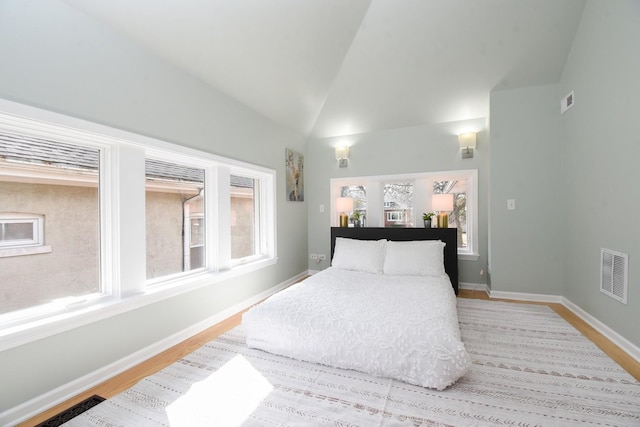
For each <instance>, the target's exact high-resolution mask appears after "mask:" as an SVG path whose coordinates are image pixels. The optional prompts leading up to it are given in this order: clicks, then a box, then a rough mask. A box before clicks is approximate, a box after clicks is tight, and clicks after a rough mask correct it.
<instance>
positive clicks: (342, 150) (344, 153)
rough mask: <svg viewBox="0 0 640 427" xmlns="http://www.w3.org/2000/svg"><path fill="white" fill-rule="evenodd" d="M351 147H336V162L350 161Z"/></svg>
mask: <svg viewBox="0 0 640 427" xmlns="http://www.w3.org/2000/svg"><path fill="white" fill-rule="evenodd" d="M348 158H349V147H336V160H340V159H348Z"/></svg>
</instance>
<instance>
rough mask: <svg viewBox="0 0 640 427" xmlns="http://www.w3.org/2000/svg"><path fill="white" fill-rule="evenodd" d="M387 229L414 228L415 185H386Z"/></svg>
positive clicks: (404, 183) (408, 183) (410, 183)
mask: <svg viewBox="0 0 640 427" xmlns="http://www.w3.org/2000/svg"><path fill="white" fill-rule="evenodd" d="M384 212H385V216H384V218H385V221H384V226H385V227H413V183H412V182H402V183H389V184H385V185H384Z"/></svg>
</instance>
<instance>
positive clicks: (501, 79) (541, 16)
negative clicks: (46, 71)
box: [63, 0, 584, 137]
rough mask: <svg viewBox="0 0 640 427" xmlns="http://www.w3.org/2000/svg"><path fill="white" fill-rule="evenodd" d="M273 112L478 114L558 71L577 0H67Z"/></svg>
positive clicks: (390, 119) (396, 123)
mask: <svg viewBox="0 0 640 427" xmlns="http://www.w3.org/2000/svg"><path fill="white" fill-rule="evenodd" d="M63 1H65V3H67V4H69V5H70V6H72V7H75V8H77V9H79V10H81V11H84V12H86V13H87V14H88V15H90V16H93V17H95V18H97V19H98V20H100V21H103V22H104V23H106V24H107V25H109V26H111V27H112V28H113V29H114V30H116V31H118V32H120V33H122V34H124V35H125V36H126V37H129V38H130V39H132V40H133V41H135V42H136V43H138V44H140V45H142V46H143V47H145V48H147V49H149V50H150V51H152V52H154V53H155V54H156V55H158V56H159V57H161V58H163V59H164V60H166V61H168V62H170V63H172V64H174V65H175V66H177V67H179V68H181V69H183V70H184V71H186V72H188V73H190V74H192V75H194V76H196V77H197V78H199V79H201V80H202V81H204V82H206V83H207V84H209V85H211V86H212V87H214V88H216V89H218V90H220V91H222V92H224V93H226V94H228V95H230V96H232V97H233V98H235V99H237V100H239V101H240V102H242V103H244V104H246V105H248V106H249V107H251V108H253V109H254V110H256V111H258V112H260V113H261V114H263V115H265V116H267V117H269V118H270V119H273V120H274V121H276V122H279V123H281V124H284V125H286V126H288V127H291V128H293V129H296V130H298V131H300V132H302V133H304V134H305V135H311V136H315V137H329V136H337V135H345V134H352V133H362V132H369V131H373V130H379V129H389V128H397V127H404V126H413V125H420V124H430V123H441V122H449V121H458V120H466V119H473V118H479V117H486V116H487V114H488V108H489V93H490V92H491V91H492V90H494V89H501V88H514V87H525V86H532V85H539V84H547V83H555V82H559V81H560V77H561V73H562V69H563V67H564V63H565V60H566V57H567V54H568V52H569V49H570V46H571V43H572V41H573V37H574V35H575V32H576V29H577V26H578V23H579V21H580V16H581V14H582V9H583V6H584V0H163V1H159V0H135V1H132V0H109V1H95V0H63Z"/></svg>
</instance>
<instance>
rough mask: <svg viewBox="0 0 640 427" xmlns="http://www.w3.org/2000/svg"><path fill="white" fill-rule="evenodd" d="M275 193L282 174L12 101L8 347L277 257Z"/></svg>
mask: <svg viewBox="0 0 640 427" xmlns="http://www.w3.org/2000/svg"><path fill="white" fill-rule="evenodd" d="M58 123H60V124H58ZM230 183H231V185H230ZM275 194H276V189H275V171H274V170H272V169H267V168H263V167H259V166H255V165H251V164H247V163H244V162H240V161H237V160H232V159H227V158H224V157H220V156H216V155H213V154H211V153H207V152H202V151H198V150H194V149H190V148H186V147H182V146H178V145H174V144H170V143H167V142H164V141H160V140H157V139H152V138H147V137H142V136H140V135H135V134H132V133H128V132H124V131H120V130H117V129H112V128H109V127H106V126H102V125H97V124H92V123H88V122H84V121H81V120H77V119H73V118H70V117H64V116H60V115H58V114H54V113H49V112H46V111H43V110H39V109H35V108H31V107H26V106H22V105H18V104H15V103H12V102H9V101H3V100H0V200H2V203H1V204H0V336H1V337H2V340H0V351H2V350H5V349H7V348H11V347H15V346H17V345H21V344H24V343H26V342H29V341H30V340H33V339H35V337H43V336H47V335H50V334H55V333H59V332H62V331H65V330H68V329H71V328H74V327H78V326H81V325H84V324H86V323H88V322H91V321H95V320H98V319H103V318H105V317H106V316H110V315H114V314H118V313H122V312H123V311H126V310H130V309H132V308H136V307H140V306H143V305H147V304H151V303H155V302H157V301H159V300H162V299H165V298H168V297H171V296H175V295H178V294H180V293H182V292H186V291H188V290H192V289H196V288H198V287H202V286H211V285H213V284H215V283H217V282H219V281H221V280H224V279H227V278H229V277H232V276H236V275H239V274H243V273H246V272H249V271H253V270H257V269H260V268H263V267H265V266H268V265H272V264H274V263H275V260H276V257H277V253H276V247H277V242H276V234H275V225H276V217H275V211H276V209H275ZM231 218H234V221H235V223H234V224H233V226H232V225H231V224H230V221H231ZM232 229H233V230H232Z"/></svg>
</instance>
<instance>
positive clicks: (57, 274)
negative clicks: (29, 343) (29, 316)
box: [0, 129, 101, 313]
mask: <svg viewBox="0 0 640 427" xmlns="http://www.w3.org/2000/svg"><path fill="white" fill-rule="evenodd" d="M100 155H101V152H100V150H99V149H97V148H93V147H88V146H83V145H80V144H77V145H76V144H70V143H63V142H59V141H56V140H53V139H51V140H49V139H46V138H41V137H38V138H34V137H31V136H28V135H18V134H15V133H13V132H11V133H10V132H5V131H3V130H1V129H0V200H2V203H1V205H0V206H1V207H0V223H1V225H0V235H1V237H0V243H1V245H0V313H7V312H11V311H15V310H19V309H24V308H29V307H33V306H37V305H41V304H46V303H49V302H51V301H52V300H57V299H61V298H73V297H80V296H84V295H88V294H92V293H97V292H100V289H101V288H100V209H99V190H98V188H99V166H100ZM45 231H46V233H45ZM69 302H71V300H69Z"/></svg>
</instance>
